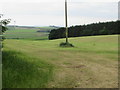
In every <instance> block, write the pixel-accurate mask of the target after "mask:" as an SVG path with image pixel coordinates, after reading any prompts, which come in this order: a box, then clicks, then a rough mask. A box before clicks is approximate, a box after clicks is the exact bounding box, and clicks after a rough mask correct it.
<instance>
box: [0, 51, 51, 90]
mask: <svg viewBox="0 0 120 90" xmlns="http://www.w3.org/2000/svg"><path fill="white" fill-rule="evenodd" d="M34 60H35V58H30V57H27V56H25V55H23V54H22V53H20V52H15V51H3V68H2V69H3V70H2V76H3V77H2V78H3V79H2V80H3V83H2V84H3V85H2V86H3V88H43V87H45V85H46V83H47V82H48V81H49V80H50V79H51V78H52V71H53V67H52V65H49V64H47V63H45V62H43V61H40V60H38V61H37V60H35V61H37V62H34Z"/></svg>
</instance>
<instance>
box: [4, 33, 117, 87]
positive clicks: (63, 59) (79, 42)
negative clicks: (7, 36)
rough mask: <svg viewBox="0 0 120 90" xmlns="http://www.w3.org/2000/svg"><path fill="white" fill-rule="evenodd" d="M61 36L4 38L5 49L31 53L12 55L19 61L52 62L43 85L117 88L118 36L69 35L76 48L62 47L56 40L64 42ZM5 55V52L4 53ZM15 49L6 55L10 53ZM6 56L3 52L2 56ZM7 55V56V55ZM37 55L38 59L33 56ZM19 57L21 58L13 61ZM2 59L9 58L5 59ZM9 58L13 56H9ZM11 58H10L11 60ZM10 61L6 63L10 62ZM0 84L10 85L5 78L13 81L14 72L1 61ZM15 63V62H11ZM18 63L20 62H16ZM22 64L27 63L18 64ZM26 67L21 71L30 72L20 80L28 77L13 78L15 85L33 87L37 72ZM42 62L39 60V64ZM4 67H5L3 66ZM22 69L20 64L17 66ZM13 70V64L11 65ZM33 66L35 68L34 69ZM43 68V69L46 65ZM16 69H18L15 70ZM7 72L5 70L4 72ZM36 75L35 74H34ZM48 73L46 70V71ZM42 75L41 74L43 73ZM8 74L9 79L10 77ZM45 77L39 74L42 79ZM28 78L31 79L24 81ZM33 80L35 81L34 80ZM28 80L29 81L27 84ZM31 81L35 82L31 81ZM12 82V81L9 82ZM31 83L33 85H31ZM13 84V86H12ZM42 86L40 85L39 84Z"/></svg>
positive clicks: (37, 76)
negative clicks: (39, 38) (47, 78)
mask: <svg viewBox="0 0 120 90" xmlns="http://www.w3.org/2000/svg"><path fill="white" fill-rule="evenodd" d="M63 41H64V39H59V40H51V41H49V40H42V41H37V40H36V41H35V40H33V41H30V40H5V41H4V43H5V46H4V51H5V49H7V50H8V51H9V50H11V49H12V50H13V51H19V52H22V53H23V54H20V55H19V56H20V57H24V55H26V57H27V58H28V57H30V56H31V59H26V58H22V59H14V60H15V62H16V63H18V64H19V63H20V62H21V61H23V60H24V61H25V62H32V63H33V64H32V65H33V66H34V64H35V65H36V64H37V65H39V64H40V63H41V62H46V63H49V65H50V66H51V65H54V71H53V74H52V76H53V78H51V77H49V78H50V79H51V80H49V82H48V83H46V86H45V87H50V88H51V87H56V88H66V87H67V88H75V87H77V88H117V87H118V51H117V50H118V36H117V35H108V36H93V37H79V38H70V43H72V44H73V45H74V46H75V48H61V47H59V44H60V43H61V42H63ZM4 55H5V56H6V54H4ZM12 55H14V53H12V54H10V55H7V56H9V57H12ZM5 56H3V57H4V58H5ZM6 58H7V57H6ZM33 58H37V59H33ZM16 60H20V61H16ZM3 61H8V62H9V61H10V60H9V59H6V60H4V59H3ZM11 61H12V59H11ZM11 61H10V62H11ZM10 62H9V63H10ZM3 64H4V65H3V68H4V70H3V76H6V75H7V76H6V78H5V77H3V79H4V78H5V79H4V80H3V83H4V84H3V86H4V87H10V86H9V85H8V84H6V83H7V82H14V81H11V80H14V79H11V77H12V76H14V75H15V76H16V74H14V73H12V72H9V64H6V63H5V62H3ZM11 66H14V64H11ZM17 66H19V65H17ZM21 66H26V65H24V64H21ZM33 66H32V68H31V67H27V69H28V70H27V69H25V70H24V71H27V72H29V69H30V72H29V74H26V73H25V74H24V75H22V74H21V73H18V75H19V76H20V77H22V79H21V81H22V80H23V81H24V78H26V75H27V76H28V77H32V78H33V80H30V78H26V82H22V83H19V79H20V77H18V79H15V80H16V82H15V83H16V84H17V85H18V87H22V84H23V85H25V86H24V87H33V88H36V87H37V85H38V84H37V85H36V83H38V81H37V79H38V78H39V74H38V75H36V73H34V72H33V71H34V70H33V71H32V70H31V69H35V68H34V67H33ZM39 66H41V64H40V65H39ZM45 66H46V65H45ZM5 67H7V68H8V70H7V69H6V68H5ZM17 68H18V69H21V68H20V67H17ZM12 69H13V70H10V71H14V68H12ZM35 70H36V69H35ZM45 70H46V69H45ZM18 71H19V70H18ZM5 72H6V73H5ZM34 75H35V76H34ZM47 75H48V74H47ZM43 76H44V75H43ZM9 78H10V79H9ZM44 78H46V77H42V79H44ZM27 80H30V81H27ZM33 81H34V82H33ZM28 82H29V84H27V83H28ZM33 83H35V84H34V85H33ZM12 85H13V86H14V83H11V86H12ZM30 85H32V86H30ZM14 87H16V86H14ZM38 87H42V86H38Z"/></svg>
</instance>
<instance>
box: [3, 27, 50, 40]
mask: <svg viewBox="0 0 120 90" xmlns="http://www.w3.org/2000/svg"><path fill="white" fill-rule="evenodd" d="M41 29H42V28H41ZM43 29H44V28H43ZM46 29H49V28H47V27H46ZM46 29H44V31H45V30H46ZM38 30H40V29H37V28H32V29H31V28H18V27H16V29H14V28H9V30H7V31H6V32H5V33H4V36H5V37H6V38H7V39H48V34H49V33H48V32H37V31H38Z"/></svg>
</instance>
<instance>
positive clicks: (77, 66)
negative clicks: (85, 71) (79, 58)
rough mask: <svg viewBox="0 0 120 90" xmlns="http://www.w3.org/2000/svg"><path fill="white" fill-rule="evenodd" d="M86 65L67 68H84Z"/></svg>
mask: <svg viewBox="0 0 120 90" xmlns="http://www.w3.org/2000/svg"><path fill="white" fill-rule="evenodd" d="M83 67H85V65H77V66H69V67H67V68H83Z"/></svg>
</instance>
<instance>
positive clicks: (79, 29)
mask: <svg viewBox="0 0 120 90" xmlns="http://www.w3.org/2000/svg"><path fill="white" fill-rule="evenodd" d="M119 27H120V21H119V20H117V21H110V22H99V23H92V24H87V25H76V26H71V27H69V28H68V37H81V36H95V35H113V34H120V32H119V30H118V28H119ZM59 38H65V28H64V27H62V28H59V29H53V30H51V31H50V34H49V39H50V40H51V39H59Z"/></svg>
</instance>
